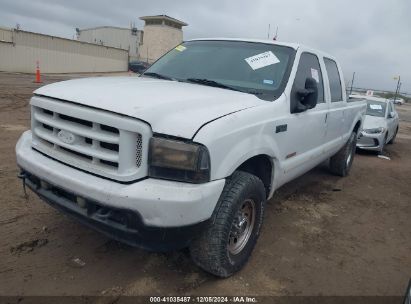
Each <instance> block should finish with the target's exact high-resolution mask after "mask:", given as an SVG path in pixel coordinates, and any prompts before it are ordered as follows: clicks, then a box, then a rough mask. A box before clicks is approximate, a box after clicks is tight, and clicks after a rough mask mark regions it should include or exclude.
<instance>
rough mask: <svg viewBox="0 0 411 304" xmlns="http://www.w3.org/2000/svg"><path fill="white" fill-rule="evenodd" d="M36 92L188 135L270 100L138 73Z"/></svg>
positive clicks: (70, 82) (166, 131) (55, 85)
mask: <svg viewBox="0 0 411 304" xmlns="http://www.w3.org/2000/svg"><path fill="white" fill-rule="evenodd" d="M34 93H35V94H38V95H44V96H48V97H52V98H58V99H62V100H67V101H71V102H75V103H78V104H82V105H86V106H90V107H95V108H99V109H103V110H107V111H111V112H115V113H119V114H123V115H127V116H130V117H135V118H138V119H141V120H144V121H146V122H147V123H149V124H150V125H151V128H152V130H153V132H155V133H162V134H168V135H173V136H178V137H183V138H192V137H193V136H194V134H195V133H196V131H197V130H198V129H199V128H200V127H201V126H202V125H204V124H205V123H207V122H209V121H211V120H215V119H217V118H219V117H222V116H225V115H228V114H230V113H234V112H237V111H241V110H243V109H246V108H250V107H255V106H257V105H262V104H264V103H266V101H263V100H260V99H258V98H257V97H256V96H255V95H251V94H246V93H241V92H236V91H231V90H226V89H220V88H214V87H209V86H204V85H198V84H190V83H183V82H177V81H168V80H159V79H152V78H142V77H133V76H129V77H96V78H83V79H75V80H68V81H62V82H57V83H53V84H50V85H47V86H44V87H41V88H39V89H37V90H36V91H35V92H34Z"/></svg>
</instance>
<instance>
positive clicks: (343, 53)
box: [0, 0, 411, 93]
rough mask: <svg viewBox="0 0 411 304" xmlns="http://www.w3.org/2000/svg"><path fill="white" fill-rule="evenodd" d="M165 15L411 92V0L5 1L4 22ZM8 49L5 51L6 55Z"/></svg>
mask: <svg viewBox="0 0 411 304" xmlns="http://www.w3.org/2000/svg"><path fill="white" fill-rule="evenodd" d="M159 14H166V15H169V16H171V17H174V18H177V19H180V20H182V21H184V22H186V23H188V24H189V25H188V26H187V27H184V39H191V38H205V37H230V38H233V37H234V38H237V37H242V38H257V39H267V37H268V27H269V24H270V27H271V31H270V33H269V37H270V39H272V37H273V35H274V33H275V31H276V28H277V27H278V40H279V41H283V42H296V43H301V44H304V45H307V46H310V47H312V48H316V49H320V50H321V51H324V52H326V53H329V54H331V55H333V56H334V57H336V58H337V59H338V60H339V62H340V63H341V66H342V68H343V71H344V76H345V80H346V83H348V82H349V81H351V77H352V74H353V72H355V73H356V76H355V83H354V86H355V87H363V88H375V89H381V90H391V91H394V90H395V88H396V84H397V81H396V80H394V77H395V76H398V75H400V76H401V82H402V86H401V91H402V92H403V91H404V92H408V93H411V58H410V57H411V1H410V0H392V1H387V0H356V1H354V0H345V1H343V0H309V1H307V0H288V1H281V0H254V1H250V0H207V1H197V0H174V1H170V0H118V1H109V0H35V1H33V0H25V1H24V0H0V27H1V26H3V27H15V26H16V24H19V25H20V28H21V29H22V30H27V31H32V32H39V33H43V34H49V35H55V36H60V37H66V38H73V37H74V35H75V28H77V27H78V28H87V27H94V26H102V25H112V26H121V27H129V26H130V23H131V22H133V23H135V25H136V26H137V28H139V29H142V28H143V25H144V23H143V21H141V20H139V17H140V16H146V15H159ZM0 55H1V54H0Z"/></svg>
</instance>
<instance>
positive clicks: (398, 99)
mask: <svg viewBox="0 0 411 304" xmlns="http://www.w3.org/2000/svg"><path fill="white" fill-rule="evenodd" d="M389 100H390V101H391V102H392V103H394V104H398V105H403V104H404V103H405V101H404V99H403V98H400V97H397V98H390V99H389Z"/></svg>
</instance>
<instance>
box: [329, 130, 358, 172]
mask: <svg viewBox="0 0 411 304" xmlns="http://www.w3.org/2000/svg"><path fill="white" fill-rule="evenodd" d="M356 145H357V133H356V132H355V131H354V132H352V133H351V136H350V138H349V139H348V141H347V143H346V144H345V145H344V147H342V148H341V149H340V151H338V152H337V153H336V154H335V155H334V156H332V157H331V159H330V171H331V172H332V173H333V174H335V175H339V176H347V175H348V173H349V172H350V169H351V166H352V163H353V161H354V155H355V148H356Z"/></svg>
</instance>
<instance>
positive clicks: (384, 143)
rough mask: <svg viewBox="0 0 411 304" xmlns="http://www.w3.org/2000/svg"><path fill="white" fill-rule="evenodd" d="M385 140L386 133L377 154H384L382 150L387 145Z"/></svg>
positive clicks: (386, 137)
mask: <svg viewBox="0 0 411 304" xmlns="http://www.w3.org/2000/svg"><path fill="white" fill-rule="evenodd" d="M387 139H388V133H385V136H384V142H382V143H381V148H380V151H378V154H383V153H384V148H385V145H386V144H387Z"/></svg>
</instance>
